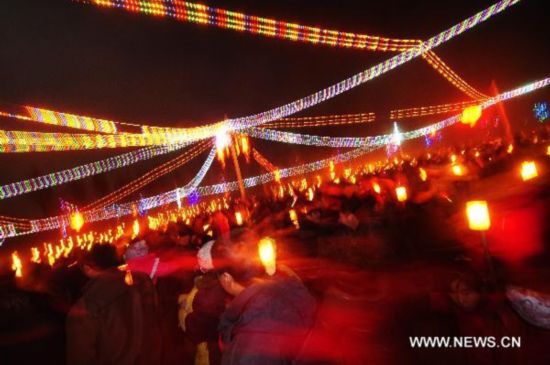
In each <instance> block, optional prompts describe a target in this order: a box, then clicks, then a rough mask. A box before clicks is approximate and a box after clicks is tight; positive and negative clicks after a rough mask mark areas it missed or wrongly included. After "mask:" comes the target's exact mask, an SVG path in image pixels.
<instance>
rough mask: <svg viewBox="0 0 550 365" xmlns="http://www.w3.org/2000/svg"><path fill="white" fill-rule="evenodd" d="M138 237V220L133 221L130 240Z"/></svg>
mask: <svg viewBox="0 0 550 365" xmlns="http://www.w3.org/2000/svg"><path fill="white" fill-rule="evenodd" d="M138 235H139V220H137V219H136V220H134V224H132V239H134V238H136V237H137V236H138Z"/></svg>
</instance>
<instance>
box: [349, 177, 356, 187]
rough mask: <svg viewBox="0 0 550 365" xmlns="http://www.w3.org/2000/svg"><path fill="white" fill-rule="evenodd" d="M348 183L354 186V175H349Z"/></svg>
mask: <svg viewBox="0 0 550 365" xmlns="http://www.w3.org/2000/svg"><path fill="white" fill-rule="evenodd" d="M349 182H350V183H352V184H353V185H355V183H357V178H356V177H355V175H351V176H350V177H349Z"/></svg>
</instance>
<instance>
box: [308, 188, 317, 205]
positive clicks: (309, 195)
mask: <svg viewBox="0 0 550 365" xmlns="http://www.w3.org/2000/svg"><path fill="white" fill-rule="evenodd" d="M314 197H315V193H314V192H313V189H312V188H308V189H307V192H306V199H307V200H309V201H310V202H311V201H313V198H314Z"/></svg>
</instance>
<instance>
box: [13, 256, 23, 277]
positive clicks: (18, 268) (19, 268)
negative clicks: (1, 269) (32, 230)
mask: <svg viewBox="0 0 550 365" xmlns="http://www.w3.org/2000/svg"><path fill="white" fill-rule="evenodd" d="M11 269H12V270H13V271H14V272H15V277H17V278H20V277H22V276H23V265H21V259H20V258H19V255H18V254H17V251H14V252H13V253H12V254H11Z"/></svg>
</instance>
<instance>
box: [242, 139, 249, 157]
mask: <svg viewBox="0 0 550 365" xmlns="http://www.w3.org/2000/svg"><path fill="white" fill-rule="evenodd" d="M241 150H242V151H243V154H244V156H245V157H246V160H247V161H248V159H249V158H250V144H249V143H248V137H247V136H245V135H242V136H241Z"/></svg>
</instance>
